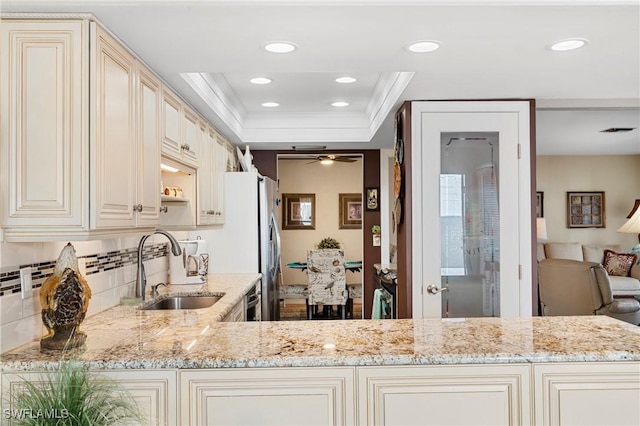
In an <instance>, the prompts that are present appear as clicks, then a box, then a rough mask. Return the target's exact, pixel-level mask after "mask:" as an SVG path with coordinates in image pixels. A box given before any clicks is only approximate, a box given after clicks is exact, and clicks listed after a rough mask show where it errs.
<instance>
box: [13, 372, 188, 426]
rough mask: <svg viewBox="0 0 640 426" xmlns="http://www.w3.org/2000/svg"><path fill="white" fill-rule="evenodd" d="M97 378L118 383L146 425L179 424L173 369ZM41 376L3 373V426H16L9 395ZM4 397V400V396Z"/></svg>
mask: <svg viewBox="0 0 640 426" xmlns="http://www.w3.org/2000/svg"><path fill="white" fill-rule="evenodd" d="M95 374H96V377H98V378H99V377H107V378H110V379H114V380H117V381H118V382H119V383H120V384H121V385H122V387H124V388H125V389H126V390H127V391H128V392H129V394H130V395H131V397H132V398H133V399H134V400H135V402H136V403H137V404H138V406H139V407H140V409H141V410H142V412H143V414H144V415H145V418H146V419H147V423H145V425H154V426H155V425H157V426H161V425H167V426H169V425H179V424H181V423H180V422H179V421H178V412H177V408H178V404H177V400H178V395H177V389H178V386H177V374H178V372H177V371H176V370H121V371H115V370H111V371H102V370H101V371H96V372H95ZM47 379H48V377H47V376H46V375H45V374H43V373H34V372H30V373H3V374H2V395H3V398H2V402H1V403H2V414H3V415H2V418H3V420H2V424H3V425H5V424H6V425H13V424H16V418H17V416H18V415H17V414H16V415H12V414H11V413H12V411H11V409H12V408H13V407H12V398H11V397H10V395H11V394H12V393H13V392H14V391H16V390H17V389H19V388H20V387H21V386H22V382H23V381H24V380H29V381H30V382H32V383H37V382H46V381H47ZM5 396H6V397H5Z"/></svg>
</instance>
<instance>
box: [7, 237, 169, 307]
mask: <svg viewBox="0 0 640 426" xmlns="http://www.w3.org/2000/svg"><path fill="white" fill-rule="evenodd" d="M168 251H169V244H168V243H163V244H155V245H149V246H145V247H144V248H143V251H142V257H143V260H145V261H146V260H149V259H156V258H159V257H165V256H167V254H168ZM137 257H138V249H137V248H129V249H124V250H117V251H109V252H105V253H98V254H92V255H88V256H79V257H78V259H85V262H86V270H87V272H86V275H87V276H89V275H92V274H97V273H98V272H104V271H109V270H112V269H117V268H122V267H124V266H128V265H135V264H137V263H138V259H137ZM55 265H56V260H51V261H48V262H39V263H34V264H25V265H17V266H7V267H2V268H0V297H2V296H5V295H10V294H14V293H20V269H22V268H27V267H31V268H32V270H31V280H32V287H33V288H34V289H36V288H39V287H41V286H42V283H43V282H44V280H45V279H46V278H47V277H48V276H49V275H51V274H52V273H53V268H54V267H55Z"/></svg>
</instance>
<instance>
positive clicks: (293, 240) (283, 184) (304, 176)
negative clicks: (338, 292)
mask: <svg viewBox="0 0 640 426" xmlns="http://www.w3.org/2000/svg"><path fill="white" fill-rule="evenodd" d="M309 161H310V160H307V159H305V160H292V159H279V160H278V180H279V182H280V195H281V197H282V194H298V193H303V194H306V193H310V194H315V195H316V224H315V225H316V226H315V229H314V230H306V229H305V230H281V241H282V266H283V280H284V284H306V282H307V275H306V274H305V273H304V272H300V271H297V270H293V269H289V268H287V267H286V266H285V265H286V264H287V263H289V262H297V261H298V262H299V261H306V258H307V250H308V249H312V248H314V246H315V245H316V244H317V243H318V242H319V241H320V240H321V239H323V238H325V237H333V238H335V239H336V240H338V241H340V242H341V243H342V247H343V248H344V251H345V258H346V260H362V230H361V229H338V216H339V214H338V211H339V210H338V194H339V193H361V192H362V160H361V159H358V160H357V161H356V162H354V163H339V162H335V163H333V164H332V165H330V166H325V165H322V164H320V163H319V162H316V163H312V164H307V163H309ZM280 209H282V204H281V205H280ZM280 218H282V211H280ZM280 227H281V228H282V220H281V225H280ZM361 282H362V278H361V273H353V272H347V283H348V284H351V283H361Z"/></svg>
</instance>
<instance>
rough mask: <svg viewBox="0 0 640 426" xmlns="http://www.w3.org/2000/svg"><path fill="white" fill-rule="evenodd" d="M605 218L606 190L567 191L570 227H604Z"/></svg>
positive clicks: (568, 222) (568, 224)
mask: <svg viewBox="0 0 640 426" xmlns="http://www.w3.org/2000/svg"><path fill="white" fill-rule="evenodd" d="M604 219H605V210H604V192H567V227H568V228H604V227H605V220H604Z"/></svg>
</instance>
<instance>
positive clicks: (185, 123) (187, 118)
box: [181, 106, 202, 168]
mask: <svg viewBox="0 0 640 426" xmlns="http://www.w3.org/2000/svg"><path fill="white" fill-rule="evenodd" d="M183 111H184V114H183V116H182V140H183V144H182V145H181V148H182V162H183V163H185V164H188V165H189V166H193V167H195V168H197V167H198V151H199V149H200V144H201V137H202V132H201V131H200V124H199V119H198V115H197V114H196V113H195V112H193V111H192V110H191V109H190V108H188V107H186V106H185V107H184V108H183Z"/></svg>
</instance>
